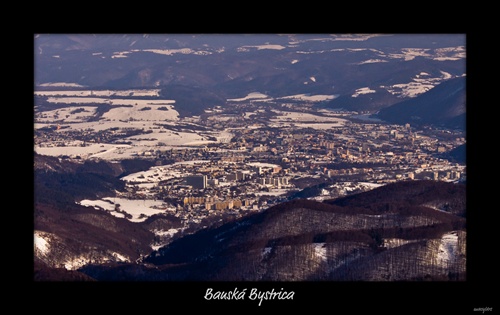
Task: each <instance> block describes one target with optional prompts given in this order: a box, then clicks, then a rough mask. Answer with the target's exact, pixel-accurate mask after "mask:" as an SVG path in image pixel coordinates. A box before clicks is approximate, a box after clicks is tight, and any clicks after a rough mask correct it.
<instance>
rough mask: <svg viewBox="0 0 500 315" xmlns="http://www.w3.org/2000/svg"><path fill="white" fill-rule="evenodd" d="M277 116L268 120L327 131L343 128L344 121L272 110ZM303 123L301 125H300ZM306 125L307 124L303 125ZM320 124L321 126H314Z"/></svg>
mask: <svg viewBox="0 0 500 315" xmlns="http://www.w3.org/2000/svg"><path fill="white" fill-rule="evenodd" d="M273 112H275V113H276V114H277V115H278V116H277V117H276V118H272V119H270V121H271V122H274V123H294V124H295V125H296V126H302V127H305V128H307V127H312V128H315V127H316V129H328V128H332V127H342V126H344V124H345V122H346V120H345V119H343V118H339V117H332V116H319V115H314V114H309V113H301V112H284V111H276V110H274V111H273ZM301 123H303V124H301ZM305 123H308V124H305ZM317 123H321V125H316V126H315V124H317Z"/></svg>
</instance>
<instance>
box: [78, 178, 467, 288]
mask: <svg viewBox="0 0 500 315" xmlns="http://www.w3.org/2000/svg"><path fill="white" fill-rule="evenodd" d="M464 213H465V187H464V186H463V185H462V184H453V183H443V182H434V181H411V182H400V183H395V184H391V185H388V186H386V187H380V188H377V189H374V190H372V191H370V192H366V193H360V194H358V195H355V196H352V197H350V198H349V199H341V200H337V201H328V202H323V203H321V202H316V201H310V200H304V199H297V200H293V201H290V202H286V203H282V204H280V205H277V206H274V207H271V208H269V209H267V210H266V211H263V212H261V213H257V214H254V215H251V216H247V217H244V218H242V219H240V220H237V221H234V222H230V223H227V224H225V225H222V226H220V227H217V228H209V229H204V230H201V231H199V232H197V233H194V234H191V235H188V236H185V237H183V238H180V239H177V240H176V241H174V242H172V243H170V244H169V245H167V246H166V247H163V248H161V249H159V250H158V251H155V252H153V253H152V254H151V255H149V256H147V257H146V258H145V259H144V260H143V262H142V263H136V264H123V263H122V264H117V263H113V264H107V265H103V264H100V265H87V266H85V267H83V268H81V269H79V271H80V272H82V273H85V274H87V275H88V276H90V277H92V278H94V279H97V280H110V281H125V280H127V281H130V280H133V281H172V280H201V281H413V280H440V281H441V280H465V275H466V269H465V266H466V248H465V239H466V228H465V219H464V217H463V214H464ZM456 214H458V215H456Z"/></svg>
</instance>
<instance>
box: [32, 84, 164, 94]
mask: <svg viewBox="0 0 500 315" xmlns="http://www.w3.org/2000/svg"><path fill="white" fill-rule="evenodd" d="M40 86H47V85H43V84H42V85H40ZM159 92H160V90H159V89H142V90H141V89H131V90H59V91H35V95H39V96H75V97H89V96H98V97H109V96H129V97H135V96H159Z"/></svg>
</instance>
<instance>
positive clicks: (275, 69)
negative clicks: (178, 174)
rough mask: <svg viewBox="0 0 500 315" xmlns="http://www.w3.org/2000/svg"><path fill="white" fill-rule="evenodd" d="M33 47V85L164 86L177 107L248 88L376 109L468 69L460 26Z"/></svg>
mask: <svg viewBox="0 0 500 315" xmlns="http://www.w3.org/2000/svg"><path fill="white" fill-rule="evenodd" d="M34 48H35V58H36V59H37V62H36V63H35V74H36V75H35V78H36V82H35V85H37V86H40V85H42V84H44V83H50V82H68V83H75V84H79V85H82V86H85V87H88V88H92V89H98V88H110V89H129V88H160V89H162V95H163V96H164V97H169V96H170V97H172V98H173V99H176V97H178V96H179V95H182V100H181V99H179V100H176V101H178V103H177V104H176V109H177V110H178V111H179V112H180V113H181V115H198V114H199V113H200V112H203V109H204V108H207V107H210V106H213V104H214V103H217V104H218V105H224V103H225V100H227V99H231V98H242V97H245V96H246V95H247V94H248V93H252V92H260V93H264V94H266V95H268V96H269V97H283V96H290V95H296V94H308V95H315V94H318V95H335V96H338V97H336V98H335V99H333V100H330V101H327V102H324V103H325V104H324V105H325V106H326V107H329V108H343V109H345V110H353V111H360V110H370V111H376V110H379V109H382V108H385V107H388V106H391V105H393V104H396V103H398V102H400V101H402V100H405V99H408V98H411V97H412V96H413V94H415V93H417V92H415V91H418V93H421V91H420V89H416V90H415V91H413V92H412V93H413V94H412V95H409V94H408V92H407V91H406V90H407V89H413V88H414V87H415V86H417V87H418V86H423V87H425V88H426V89H428V88H430V87H432V86H435V85H437V84H438V83H439V82H441V81H444V80H446V79H447V78H453V77H460V76H462V75H463V74H464V73H465V66H464V60H465V56H464V52H465V38H464V36H462V35H460V34H458V35H456V34H442V35H440V34H414V35H404V34H403V35H401V34H367V35H349V34H285V35H278V34H257V35H252V34H206V35H204V34H201V35H196V34H192V35H191V34H186V35H183V34H149V35H148V34H123V35H121V34H118V35H91V34H88V35H85V34H84V35H75V34H68V35H64V34H62V35H40V36H38V37H36V38H35V47H34ZM82 65H83V66H82ZM44 88H46V87H44ZM186 89H188V91H187V93H186ZM421 90H422V91H423V89H421ZM418 93H417V94H418ZM186 104H188V105H187V106H188V107H190V108H185V109H183V107H186Z"/></svg>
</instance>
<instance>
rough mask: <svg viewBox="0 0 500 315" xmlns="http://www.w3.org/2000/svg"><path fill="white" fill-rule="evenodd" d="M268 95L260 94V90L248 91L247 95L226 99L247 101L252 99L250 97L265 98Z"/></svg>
mask: <svg viewBox="0 0 500 315" xmlns="http://www.w3.org/2000/svg"><path fill="white" fill-rule="evenodd" d="M267 98H269V96H267V95H266V94H262V93H260V92H252V93H249V94H248V95H247V96H245V97H242V98H230V99H228V101H229V102H241V101H247V100H252V99H267Z"/></svg>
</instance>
